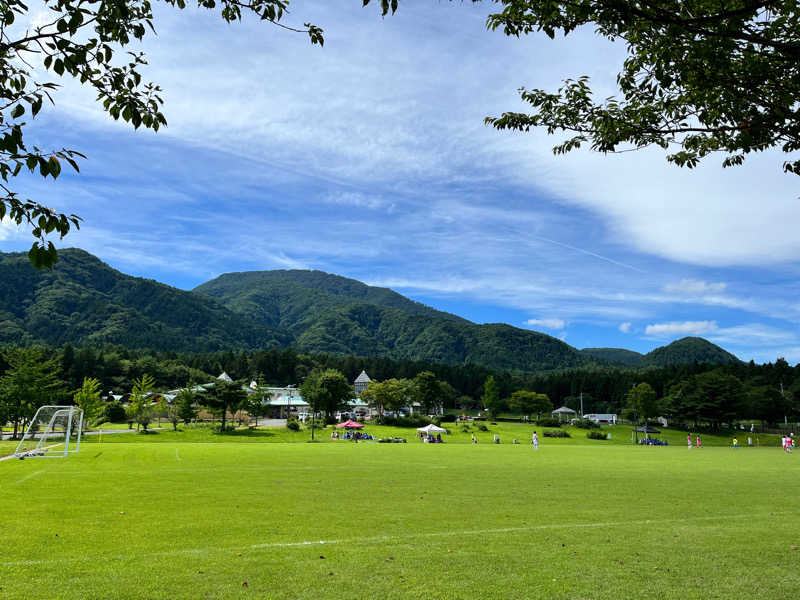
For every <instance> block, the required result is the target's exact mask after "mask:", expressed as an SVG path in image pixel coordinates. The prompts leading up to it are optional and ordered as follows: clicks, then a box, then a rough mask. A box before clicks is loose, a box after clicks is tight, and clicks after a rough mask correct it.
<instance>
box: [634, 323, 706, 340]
mask: <svg viewBox="0 0 800 600" xmlns="http://www.w3.org/2000/svg"><path fill="white" fill-rule="evenodd" d="M718 329H719V327H718V326H717V323H716V321H682V322H677V321H673V322H670V323H655V324H653V325H648V326H647V327H645V330H644V333H645V335H649V336H653V337H672V336H676V335H708V334H710V333H714V332H715V331H717V330H718Z"/></svg>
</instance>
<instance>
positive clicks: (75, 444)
mask: <svg viewBox="0 0 800 600" xmlns="http://www.w3.org/2000/svg"><path fill="white" fill-rule="evenodd" d="M82 433H83V410H82V409H81V408H79V407H77V406H42V407H40V408H39V410H37V411H36V414H35V415H34V416H33V419H32V420H31V422H30V424H29V425H28V428H27V429H26V430H25V435H23V436H22V439H21V440H20V442H19V444H18V445H17V449H16V450H15V451H14V456H16V457H17V458H66V457H67V456H68V455H69V454H71V453H73V452H77V451H78V450H80V449H81V434H82Z"/></svg>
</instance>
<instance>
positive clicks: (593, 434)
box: [586, 431, 608, 440]
mask: <svg viewBox="0 0 800 600" xmlns="http://www.w3.org/2000/svg"><path fill="white" fill-rule="evenodd" d="M586 437H587V438H589V439H590V440H605V439H608V438H607V437H606V434H605V433H603V432H602V431H587V432H586Z"/></svg>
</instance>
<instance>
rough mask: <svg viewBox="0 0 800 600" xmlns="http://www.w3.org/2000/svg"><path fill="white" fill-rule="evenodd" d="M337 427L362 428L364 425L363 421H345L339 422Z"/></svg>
mask: <svg viewBox="0 0 800 600" xmlns="http://www.w3.org/2000/svg"><path fill="white" fill-rule="evenodd" d="M337 427H341V428H344V429H361V428H362V427H364V426H363V425H362V424H361V423H356V422H355V421H349V420H348V421H345V422H344V423H339V424H338V425H337Z"/></svg>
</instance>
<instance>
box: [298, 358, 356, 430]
mask: <svg viewBox="0 0 800 600" xmlns="http://www.w3.org/2000/svg"><path fill="white" fill-rule="evenodd" d="M300 394H301V395H302V396H303V400H305V401H306V402H308V404H309V406H310V407H311V412H312V413H313V414H316V413H318V412H322V413H325V416H326V417H328V418H333V415H334V413H335V412H337V411H338V410H339V409H341V408H343V407H344V406H346V404H347V401H348V400H350V399H351V398H352V397H353V388H352V386H351V385H350V383H349V382H348V381H347V379H346V378H345V376H344V375H342V374H341V373H340V372H339V371H337V370H335V369H325V370H324V371H321V370H314V371H312V372H311V373H309V375H308V376H307V377H306V378H305V380H304V381H303V383H302V384H300Z"/></svg>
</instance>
